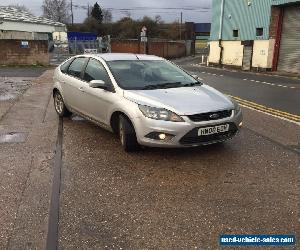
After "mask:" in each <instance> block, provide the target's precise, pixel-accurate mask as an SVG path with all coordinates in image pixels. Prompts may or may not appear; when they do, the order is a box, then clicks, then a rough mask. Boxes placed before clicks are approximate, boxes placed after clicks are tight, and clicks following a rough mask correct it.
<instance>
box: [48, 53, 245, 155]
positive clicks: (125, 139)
mask: <svg viewBox="0 0 300 250" xmlns="http://www.w3.org/2000/svg"><path fill="white" fill-rule="evenodd" d="M53 97H54V106H55V110H56V112H57V113H58V115H59V116H67V115H69V114H70V113H71V112H73V113H75V114H78V115H80V116H83V117H85V118H87V119H88V120H91V121H92V122H94V123H96V124H98V125H100V126H102V127H104V128H106V129H109V130H111V131H113V132H115V133H116V134H118V135H119V136H120V141H121V143H122V145H123V147H124V149H125V150H126V151H134V150H137V149H138V148H139V145H144V146H152V147H194V146H199V145H207V144H212V143H219V142H223V141H225V140H228V139H230V138H232V137H233V136H234V135H235V134H236V133H237V132H238V130H239V128H240V126H241V125H242V111H241V109H240V107H239V105H238V104H237V103H236V102H234V101H233V100H231V99H230V98H229V97H227V96H225V95H223V94H222V93H220V92H218V91H217V90H215V89H213V88H211V87H209V86H208V85H205V84H203V83H201V82H200V81H199V79H198V78H197V77H195V76H194V77H193V76H191V75H190V74H188V73H187V72H185V71H184V70H182V69H180V68H179V67H177V66H176V65H174V64H173V63H171V62H169V61H167V60H165V59H163V58H160V57H156V56H149V55H138V54H109V53H108V54H94V55H91V54H87V55H79V56H75V57H72V58H70V59H69V60H67V61H66V62H64V63H63V64H61V65H60V66H59V67H57V68H56V70H55V74H54V88H53Z"/></svg>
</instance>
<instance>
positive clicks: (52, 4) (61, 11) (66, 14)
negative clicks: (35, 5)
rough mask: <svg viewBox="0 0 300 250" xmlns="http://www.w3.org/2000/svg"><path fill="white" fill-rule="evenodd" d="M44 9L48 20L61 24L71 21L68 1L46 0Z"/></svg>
mask: <svg viewBox="0 0 300 250" xmlns="http://www.w3.org/2000/svg"><path fill="white" fill-rule="evenodd" d="M42 8H43V13H44V14H43V16H44V17H46V18H49V19H51V20H53V21H56V22H61V23H68V22H69V21H70V16H71V15H70V4H69V3H68V2H67V0H44V2H43V5H42Z"/></svg>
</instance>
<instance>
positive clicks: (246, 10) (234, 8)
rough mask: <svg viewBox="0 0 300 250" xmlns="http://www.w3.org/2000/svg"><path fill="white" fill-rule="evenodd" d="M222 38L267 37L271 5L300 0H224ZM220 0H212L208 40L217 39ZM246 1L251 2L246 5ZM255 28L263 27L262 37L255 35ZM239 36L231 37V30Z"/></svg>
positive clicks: (265, 38) (264, 38)
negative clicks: (235, 31) (235, 30)
mask: <svg viewBox="0 0 300 250" xmlns="http://www.w3.org/2000/svg"><path fill="white" fill-rule="evenodd" d="M224 1H225V5H224V17H223V31H222V40H242V41H244V40H257V39H263V40H268V39H269V26H270V16H271V5H273V4H276V5H278V4H287V3H293V2H300V1H299V0H224ZM221 3H222V0H213V5H212V6H213V7H212V25H211V36H210V40H213V41H216V40H218V39H219V37H218V35H219V30H220V16H221ZM248 3H251V4H250V5H248ZM256 28H263V29H264V34H263V36H262V37H256ZM234 29H238V30H239V37H237V38H234V37H233V30H234Z"/></svg>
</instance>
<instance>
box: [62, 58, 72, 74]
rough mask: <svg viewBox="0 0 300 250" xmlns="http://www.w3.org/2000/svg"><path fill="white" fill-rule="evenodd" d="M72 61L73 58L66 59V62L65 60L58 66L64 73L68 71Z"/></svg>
mask: <svg viewBox="0 0 300 250" xmlns="http://www.w3.org/2000/svg"><path fill="white" fill-rule="evenodd" d="M72 62H73V59H71V60H68V61H67V62H65V63H64V64H63V65H61V66H60V71H61V72H63V73H65V74H66V73H67V71H68V68H69V66H70V64H71V63H72Z"/></svg>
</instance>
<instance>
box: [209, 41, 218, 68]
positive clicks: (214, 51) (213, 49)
mask: <svg viewBox="0 0 300 250" xmlns="http://www.w3.org/2000/svg"><path fill="white" fill-rule="evenodd" d="M220 53H221V48H220V47H219V42H218V41H210V42H209V56H208V62H209V63H219V60H220Z"/></svg>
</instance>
